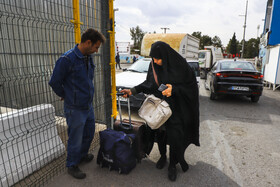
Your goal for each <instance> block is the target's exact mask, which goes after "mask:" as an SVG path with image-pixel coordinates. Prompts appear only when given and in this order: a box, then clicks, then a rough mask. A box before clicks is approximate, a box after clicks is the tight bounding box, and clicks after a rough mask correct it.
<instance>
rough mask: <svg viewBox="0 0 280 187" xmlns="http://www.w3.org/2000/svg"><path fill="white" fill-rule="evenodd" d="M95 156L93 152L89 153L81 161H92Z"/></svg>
mask: <svg viewBox="0 0 280 187" xmlns="http://www.w3.org/2000/svg"><path fill="white" fill-rule="evenodd" d="M93 158H94V156H93V154H87V155H86V156H84V157H83V158H82V159H81V161H80V162H90V161H92V159H93Z"/></svg>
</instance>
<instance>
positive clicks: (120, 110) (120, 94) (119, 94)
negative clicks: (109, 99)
mask: <svg viewBox="0 0 280 187" xmlns="http://www.w3.org/2000/svg"><path fill="white" fill-rule="evenodd" d="M122 95H124V93H121V92H117V97H118V98H119V99H118V100H119V102H118V104H119V114H120V121H121V124H122V109H121V101H120V96H122ZM127 108H128V117H129V125H130V128H129V129H132V128H133V127H132V125H131V113H130V101H129V95H128V97H127Z"/></svg>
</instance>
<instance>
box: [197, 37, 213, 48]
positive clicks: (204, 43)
mask: <svg viewBox="0 0 280 187" xmlns="http://www.w3.org/2000/svg"><path fill="white" fill-rule="evenodd" d="M212 44H213V43H212V38H211V37H210V36H208V35H203V36H202V37H201V39H200V44H199V49H204V46H209V45H212Z"/></svg>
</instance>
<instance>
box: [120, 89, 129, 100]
mask: <svg viewBox="0 0 280 187" xmlns="http://www.w3.org/2000/svg"><path fill="white" fill-rule="evenodd" d="M120 92H121V93H124V95H123V97H124V98H127V97H128V96H131V95H132V93H131V90H130V89H123V90H121V91H120Z"/></svg>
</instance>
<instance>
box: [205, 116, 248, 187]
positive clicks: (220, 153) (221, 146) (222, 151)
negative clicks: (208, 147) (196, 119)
mask: <svg viewBox="0 0 280 187" xmlns="http://www.w3.org/2000/svg"><path fill="white" fill-rule="evenodd" d="M206 123H207V126H208V128H209V129H210V135H211V137H212V142H211V143H212V146H213V147H214V149H215V151H214V153H213V156H214V158H216V160H217V162H218V166H217V167H218V169H219V170H221V171H223V172H226V173H229V172H232V174H233V177H234V181H235V182H236V183H237V184H238V185H240V186H243V180H242V177H241V175H240V172H239V169H238V168H237V166H236V164H235V162H234V157H233V155H232V154H231V147H230V145H229V144H228V141H227V140H226V138H225V136H224V133H223V132H221V131H220V123H219V122H218V121H210V120H206Z"/></svg>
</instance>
